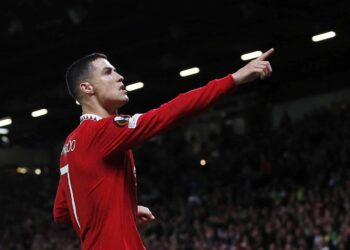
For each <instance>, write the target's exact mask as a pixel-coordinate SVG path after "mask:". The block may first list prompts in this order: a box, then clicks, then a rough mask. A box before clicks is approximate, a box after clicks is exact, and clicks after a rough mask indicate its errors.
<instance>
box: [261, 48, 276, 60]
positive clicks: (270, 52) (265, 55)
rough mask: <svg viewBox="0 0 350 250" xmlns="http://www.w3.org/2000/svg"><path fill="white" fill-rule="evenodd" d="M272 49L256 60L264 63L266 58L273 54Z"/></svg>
mask: <svg viewBox="0 0 350 250" xmlns="http://www.w3.org/2000/svg"><path fill="white" fill-rule="evenodd" d="M274 51H275V50H274V48H271V49H269V50H268V51H266V52H265V53H264V54H262V55H261V56H259V57H258V60H260V61H264V60H265V59H266V58H268V57H269V56H270V55H271V54H272V53H273V52H274Z"/></svg>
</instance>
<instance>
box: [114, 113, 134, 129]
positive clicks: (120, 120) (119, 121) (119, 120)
mask: <svg viewBox="0 0 350 250" xmlns="http://www.w3.org/2000/svg"><path fill="white" fill-rule="evenodd" d="M129 119H130V116H129V115H118V116H116V117H114V119H113V121H114V124H115V125H117V126H118V127H124V126H125V125H126V124H128V123H129Z"/></svg>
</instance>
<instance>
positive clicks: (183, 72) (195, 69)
mask: <svg viewBox="0 0 350 250" xmlns="http://www.w3.org/2000/svg"><path fill="white" fill-rule="evenodd" d="M198 73H199V68H198V67H193V68H190V69H185V70H181V71H180V76H181V77H186V76H190V75H195V74H198Z"/></svg>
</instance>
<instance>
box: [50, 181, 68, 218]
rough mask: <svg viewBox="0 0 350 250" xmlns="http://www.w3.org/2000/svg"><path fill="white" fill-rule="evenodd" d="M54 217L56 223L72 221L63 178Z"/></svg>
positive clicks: (59, 186)
mask: <svg viewBox="0 0 350 250" xmlns="http://www.w3.org/2000/svg"><path fill="white" fill-rule="evenodd" d="M53 218H54V221H55V223H63V224H68V223H70V222H71V220H70V216H69V210H68V204H67V200H66V196H65V194H64V191H63V188H62V181H61V179H60V181H59V184H58V188H57V193H56V198H55V203H54V207H53Z"/></svg>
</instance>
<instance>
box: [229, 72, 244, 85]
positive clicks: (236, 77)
mask: <svg viewBox="0 0 350 250" xmlns="http://www.w3.org/2000/svg"><path fill="white" fill-rule="evenodd" d="M231 76H232V78H233V81H235V83H236V85H241V84H243V82H242V80H241V78H240V76H239V73H238V72H235V73H233V74H231Z"/></svg>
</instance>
